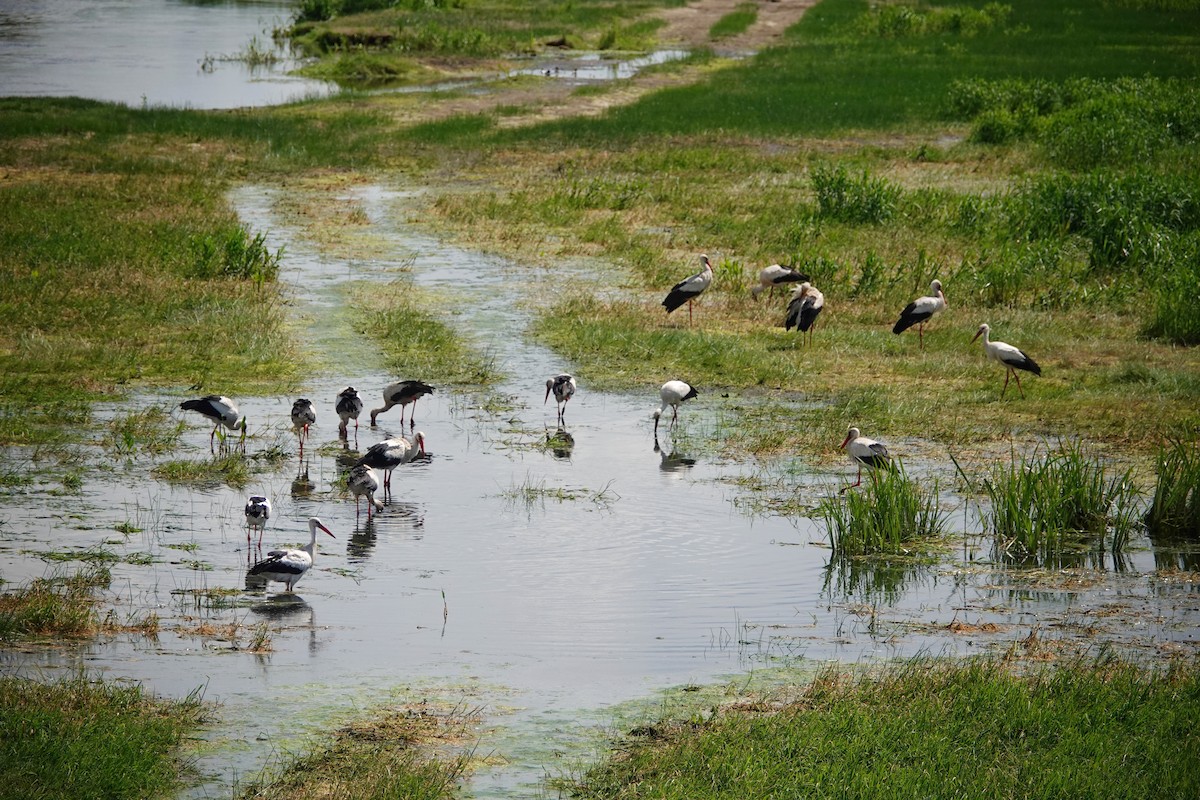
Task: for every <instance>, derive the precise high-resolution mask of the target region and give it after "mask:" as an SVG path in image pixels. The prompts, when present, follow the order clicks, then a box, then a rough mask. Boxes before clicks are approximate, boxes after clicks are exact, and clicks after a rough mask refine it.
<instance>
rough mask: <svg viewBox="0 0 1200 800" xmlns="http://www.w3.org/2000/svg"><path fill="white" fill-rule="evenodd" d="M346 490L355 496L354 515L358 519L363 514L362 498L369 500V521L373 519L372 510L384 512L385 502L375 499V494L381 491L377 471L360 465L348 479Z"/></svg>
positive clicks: (352, 470)
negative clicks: (376, 475)
mask: <svg viewBox="0 0 1200 800" xmlns="http://www.w3.org/2000/svg"><path fill="white" fill-rule="evenodd" d="M346 488H348V489H349V490H350V494H352V495H354V513H355V516H356V517H357V516H358V515H360V514H361V513H362V510H361V506H362V498H363V497H364V496H365V497H366V498H367V519H370V518H371V512H372V510H378V511H383V501H382V500H379V499H378V498H376V497H375V492H377V491H379V479H378V478H376V477H375V470H373V469H371V468H370V467H368V466H367V465H366V464H359V465H358V466H356V467H354V468H353V469H351V470H350V476H349V477H348V478H347V479H346Z"/></svg>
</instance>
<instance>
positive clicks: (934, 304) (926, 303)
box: [892, 281, 949, 350]
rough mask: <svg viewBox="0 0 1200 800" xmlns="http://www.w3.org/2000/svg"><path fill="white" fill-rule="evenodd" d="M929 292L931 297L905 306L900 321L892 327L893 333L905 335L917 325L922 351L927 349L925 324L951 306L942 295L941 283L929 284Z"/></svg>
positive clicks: (919, 298) (920, 298)
mask: <svg viewBox="0 0 1200 800" xmlns="http://www.w3.org/2000/svg"><path fill="white" fill-rule="evenodd" d="M929 290H930V292H931V294H930V295H927V296H925V297H918V298H917V299H916V300H913V301H912V302H911V303H909V304H908V305H907V306H905V307H904V310H903V311H901V312H900V319H898V320H896V324H895V325H893V326H892V333H903V332H904V331H906V330H908V329H909V328H911V327H912V326H913V325H916V326H917V333H918V335H919V338H920V342H921V349H922V350H924V349H925V323H926V322H928V321H929V318H930V317H932V316H933V315H934V314H936V313H937V312H939V311H941V310H942V309H943V308H945V307H946V306H947V305H949V304H948V303H947V302H946V296H945V295H944V294H942V282H941V281H934V282H933V283H931V284H929Z"/></svg>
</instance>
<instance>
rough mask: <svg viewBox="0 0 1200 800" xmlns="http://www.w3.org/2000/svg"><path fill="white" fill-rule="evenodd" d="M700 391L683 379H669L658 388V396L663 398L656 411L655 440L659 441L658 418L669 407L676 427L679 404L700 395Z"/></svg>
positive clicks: (673, 425)
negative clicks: (660, 405)
mask: <svg viewBox="0 0 1200 800" xmlns="http://www.w3.org/2000/svg"><path fill="white" fill-rule="evenodd" d="M699 395H700V393H699V392H697V391H696V390H695V388H694V387H692V386H690V385H689V384H687V383H684V382H683V381H667V382H666V383H664V384H663V385H662V388H661V389H659V390H658V396H659V397H660V398H662V407H660V408H659V409H658V410H656V411H655V412H654V440H655V441H656V442H657V441H658V420H659V419H660V418H661V417H662V415H663V414H665V413H666V412H667V408H668V407H669V408H670V409H671V411H672V414H671V427H672V428H674V427H675V422H676V420H678V419H679V406H680V405H681V404H682V403H683V401H685V400H691V399H692V398H693V397H698V396H699Z"/></svg>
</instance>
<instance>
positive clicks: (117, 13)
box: [0, 0, 334, 109]
mask: <svg viewBox="0 0 1200 800" xmlns="http://www.w3.org/2000/svg"><path fill="white" fill-rule="evenodd" d="M295 13H296V7H295V5H294V4H292V3H287V2H280V0H240V1H239V2H220V3H210V2H187V1H186V0H89V2H86V3H81V2H77V0H39V2H36V3H31V2H26V1H25V0H0V95H23V96H30V95H42V96H50V97H67V96H73V97H86V98H89V99H94V100H108V101H112V102H117V103H124V104H125V105H129V106H135V107H136V106H142V105H149V106H171V107H186V108H197V109H202V108H238V107H242V106H263V105H274V104H277V103H285V102H290V101H293V100H299V99H303V98H305V97H316V96H324V95H327V94H329V93H331V92H332V91H333V90H334V87H333V85H332V84H329V83H325V82H322V81H310V80H305V79H301V78H296V77H293V76H290V75H288V74H287V73H288V72H289V71H290V70H292V69H295V68H296V67H297V66H298V63H297V62H296V60H295V59H293V58H291V57H290V55H289V53H288V52H286V51H284V50H282V49H278V48H276V47H275V45H274V44H273V42H272V40H271V32H272V30H274V29H275V28H278V27H283V26H286V25H287V24H288V22H289V20H291V18H292V17H294V16H295ZM252 42H253V43H254V45H255V49H256V50H257V51H258V52H263V53H271V54H273V55H274V56H275V57H276V59H277V60H276V61H275V62H274V63H272V64H269V65H264V66H250V65H249V64H247V63H246V62H245V61H240V60H235V58H234V57H236V56H238V55H239V54H243V53H245V52H246V51H247V50H248V49H249V48H250V46H251V44H252Z"/></svg>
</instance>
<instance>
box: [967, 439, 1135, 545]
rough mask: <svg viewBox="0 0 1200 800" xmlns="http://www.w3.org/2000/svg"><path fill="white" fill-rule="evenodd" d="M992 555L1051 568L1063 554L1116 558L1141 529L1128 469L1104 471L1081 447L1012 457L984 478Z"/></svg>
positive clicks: (1065, 446)
mask: <svg viewBox="0 0 1200 800" xmlns="http://www.w3.org/2000/svg"><path fill="white" fill-rule="evenodd" d="M980 483H981V486H982V489H983V492H984V494H986V495H987V498H988V507H987V510H986V520H987V528H988V530H989V531H990V532H991V533H992V534H993V535H994V536H995V550H996V552H997V553H999V554H1001V555H1002V556H1003V557H1006V558H1015V559H1019V560H1020V559H1026V558H1031V559H1035V560H1036V561H1038V562H1040V563H1050V562H1051V561H1052V560H1053V559H1054V558H1055V557H1057V556H1059V555H1061V554H1062V553H1064V552H1068V551H1076V550H1098V551H1100V552H1104V551H1105V550H1106V549H1107V550H1110V551H1112V552H1114V553H1120V552H1121V551H1122V550H1123V549H1124V547H1125V544H1126V543H1127V542H1128V541H1129V537H1130V536H1131V535H1132V534H1133V533H1135V532H1136V531H1137V530H1138V515H1137V510H1138V490H1137V488H1136V485H1135V483H1134V480H1133V474H1132V471H1131V470H1128V469H1126V470H1124V471H1121V470H1119V469H1117V468H1113V467H1111V466H1109V465H1106V464H1105V463H1104V462H1103V461H1102V460H1101V459H1100V457H1099V456H1097V455H1093V454H1090V453H1088V452H1087V451H1086V450H1085V448H1084V445H1082V444H1081V443H1079V442H1064V443H1063V444H1061V445H1060V446H1059V447H1058V448H1057V449H1056V450H1054V451H1052V452H1048V453H1046V454H1045V455H1037V454H1034V455H1032V456H1028V457H1026V456H1021V457H1020V458H1017V457H1015V456H1014V457H1013V459H1012V461H1011V462H1010V463H1009V464H1007V465H1004V464H997V465H995V466H994V467H993V469H992V472H991V474H990V475H988V476H986V477H984V478H983V479H982V480H981V482H980Z"/></svg>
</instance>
